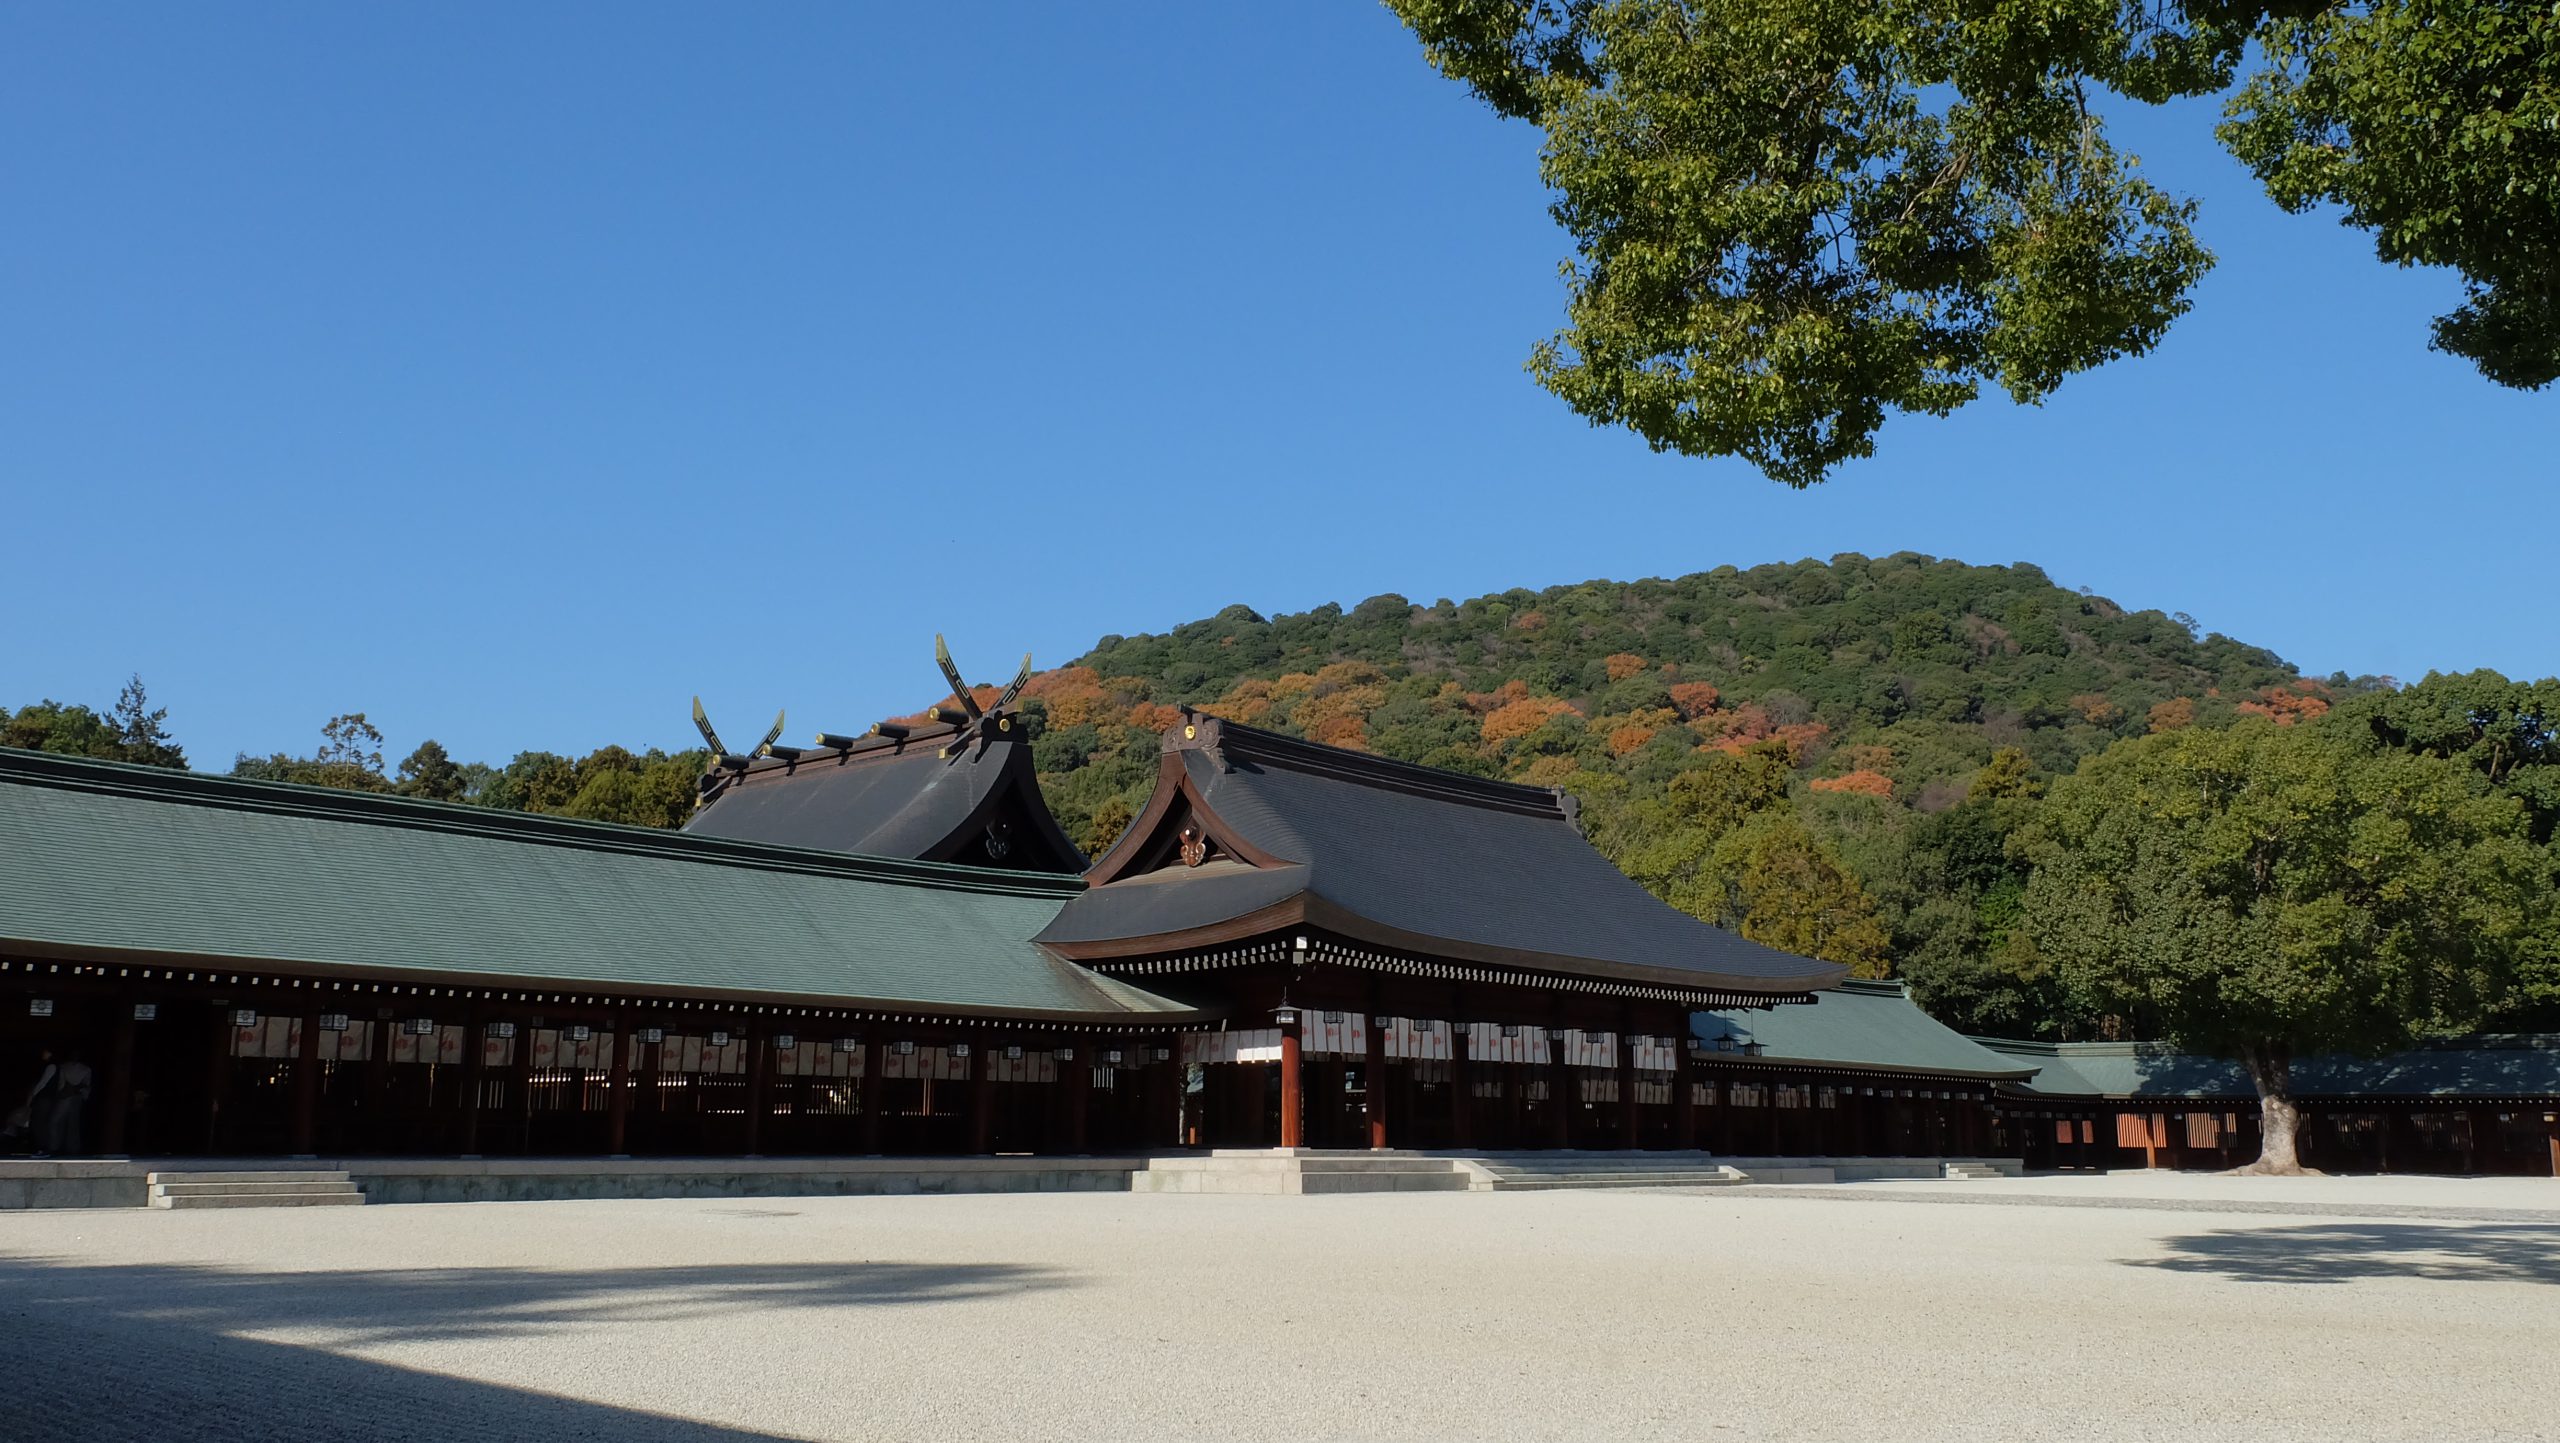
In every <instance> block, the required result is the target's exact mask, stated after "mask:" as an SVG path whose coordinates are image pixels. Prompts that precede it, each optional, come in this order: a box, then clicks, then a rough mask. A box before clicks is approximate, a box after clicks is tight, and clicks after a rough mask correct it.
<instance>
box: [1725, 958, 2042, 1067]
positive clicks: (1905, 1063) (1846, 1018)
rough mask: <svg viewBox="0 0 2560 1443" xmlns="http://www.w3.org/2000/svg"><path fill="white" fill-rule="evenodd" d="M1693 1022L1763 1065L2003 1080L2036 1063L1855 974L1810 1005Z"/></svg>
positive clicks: (1895, 986) (1902, 992) (1898, 990)
mask: <svg viewBox="0 0 2560 1443" xmlns="http://www.w3.org/2000/svg"><path fill="white" fill-rule="evenodd" d="M1690 1027H1691V1030H1692V1031H1693V1032H1695V1033H1696V1034H1697V1036H1699V1037H1701V1038H1704V1039H1705V1040H1707V1041H1708V1042H1711V1043H1724V1042H1727V1041H1730V1042H1731V1043H1733V1044H1734V1045H1735V1048H1736V1049H1737V1050H1738V1049H1739V1048H1741V1047H1744V1046H1748V1045H1751V1044H1757V1045H1758V1046H1759V1047H1760V1049H1761V1051H1760V1054H1759V1055H1758V1056H1757V1057H1756V1058H1751V1059H1748V1060H1756V1061H1759V1062H1766V1063H1793V1064H1797V1065H1799V1066H1815V1067H1843V1068H1856V1069H1861V1070H1867V1071H1881V1072H1908V1073H1919V1074H1925V1075H1930V1076H1942V1077H1974V1078H1999V1079H2015V1078H2023V1077H2025V1076H2027V1075H2028V1073H2029V1072H2030V1071H2031V1070H2032V1068H2033V1066H2034V1064H2032V1063H2030V1062H2027V1061H2025V1060H2024V1059H2021V1058H2015V1057H2008V1056H2004V1055H2002V1054H2000V1053H1997V1052H1994V1051H1992V1050H1991V1049H1989V1048H1987V1047H1984V1046H1983V1045H1982V1044H1980V1043H1978V1042H1975V1041H1973V1040H1972V1039H1970V1038H1968V1037H1966V1036H1965V1035H1964V1034H1962V1033H1960V1032H1957V1031H1956V1030H1955V1029H1954V1028H1951V1027H1949V1026H1947V1025H1946V1024H1945V1023H1943V1022H1940V1021H1939V1020H1938V1019H1936V1018H1934V1017H1931V1016H1930V1015H1929V1014H1928V1013H1926V1012H1923V1011H1921V1010H1920V1006H1919V1004H1918V1003H1915V1002H1913V1001H1912V1000H1911V994H1910V992H1909V991H1908V990H1907V989H1906V988H1904V986H1903V985H1902V984H1901V983H1899V982H1871V981H1864V980H1859V979H1852V980H1850V981H1847V982H1843V983H1841V984H1840V985H1839V986H1838V987H1835V988H1833V989H1832V990H1830V991H1828V992H1825V993H1823V994H1822V995H1821V996H1819V997H1817V998H1815V999H1814V1003H1813V1005H1812V1006H1810V1007H1780V1008H1777V1009H1775V1010H1770V1011H1750V1012H1743V1011H1725V1012H1700V1013H1696V1014H1694V1015H1692V1017H1691V1018H1690Z"/></svg>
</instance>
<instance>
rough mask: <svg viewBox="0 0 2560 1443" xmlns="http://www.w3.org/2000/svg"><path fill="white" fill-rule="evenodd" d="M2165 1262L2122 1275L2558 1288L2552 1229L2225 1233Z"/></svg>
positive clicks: (2197, 1239)
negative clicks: (2154, 1272) (2153, 1272)
mask: <svg viewBox="0 0 2560 1443" xmlns="http://www.w3.org/2000/svg"><path fill="white" fill-rule="evenodd" d="M2161 1246H2163V1247H2164V1248H2167V1249H2168V1250H2169V1252H2168V1256H2166V1257H2158V1258H2126V1259H2122V1260H2121V1261H2123V1263H2124V1264H2125V1266H2127V1267H2134V1268H2158V1269H2161V1270H2163V1271H2166V1272H2173V1273H2213V1274H2218V1275H2220V1276H2223V1277H2226V1278H2232V1279H2235V1280H2237V1281H2240V1282H2248V1283H2352V1282H2360V1281H2363V1280H2366V1279H2370V1278H2419V1279H2425V1280H2427V1281H2432V1282H2461V1283H2560V1227H2549V1226H2543V1225H2538V1224H2537V1225H2532V1226H2499V1225H2490V1224H2470V1225H2453V1224H2429V1223H2381V1222H2372V1223H2366V1222H2339V1223H2317V1224H2307V1225H2304V1226H2301V1227H2282V1228H2230V1229H2222V1230H2217V1231H2214V1232H2207V1233H2194V1234H2190V1235H2188V1236H2185V1237H2175V1238H2166V1239H2163V1240H2162V1243H2161Z"/></svg>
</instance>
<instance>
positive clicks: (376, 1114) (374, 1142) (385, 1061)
mask: <svg viewBox="0 0 2560 1443" xmlns="http://www.w3.org/2000/svg"><path fill="white" fill-rule="evenodd" d="M349 1021H350V1022H351V1023H353V1021H354V1019H352V1018H350V1019H349ZM355 1025H359V1026H362V1027H363V1028H364V1030H365V1032H364V1116H365V1139H364V1143H363V1145H364V1146H366V1147H368V1148H372V1149H374V1150H377V1151H388V1150H389V1149H390V1147H391V1145H392V1135H391V1126H390V1108H391V1038H392V1035H393V1032H392V1023H391V1020H390V1019H389V1018H385V1017H372V1018H367V1019H366V1020H365V1021H364V1022H362V1023H360V1024H355Z"/></svg>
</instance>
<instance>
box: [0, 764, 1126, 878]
mask: <svg viewBox="0 0 2560 1443" xmlns="http://www.w3.org/2000/svg"><path fill="white" fill-rule="evenodd" d="M0 781H9V782H18V783H22V784H25V785H29V786H40V787H51V788H56V789H61V790H67V791H84V792H99V793H106V794H109V795H116V796H127V797H134V798H139V799H144V800H151V801H161V802H174V803H180V804H184V805H189V806H202V807H215V808H220V809H223V810H228V811H245V812H265V813H271V814H277V815H284V816H299V817H310V818H315V819H321V820H328V821H340V822H350V823H356V824H360V825H369V826H381V827H390V828H399V829H402V830H409V831H428V832H445V833H451V834H457V835H462V836H476V837H486V838H493V839H501V840H507V841H517V842H531V843H538V844H544V845H550V846H559V847H571V848H577V849H580V850H586V851H605V852H629V853H640V854H645V855H652V856H663V857H671V858H675V859H678V860H683V861H691V862H701V863H706V864H711V865H723V866H736V867H755V868H760V869H764V870H768V871H798V872H827V873H833V874H837V875H842V876H858V877H870V878H875V879H878V880H881V881H893V882H901V883H907V884H912V885H917V886H928V887H947V888H952V889H955V890H963V891H991V892H1007V893H1013V894H1016V895H1020V896H1072V895H1073V894H1075V893H1077V892H1080V891H1082V890H1084V884H1083V882H1082V880H1081V879H1079V878H1075V877H1062V876H1057V875H1054V874H1046V873H1035V872H1016V871H1003V870H998V869H996V868H991V867H972V866H965V865H962V864H959V863H953V862H920V861H911V860H908V859H906V858H901V857H871V856H862V855H858V854H852V853H844V852H826V851H818V850H815V849H811V848H806V847H786V846H778V845H776V844H773V843H770V842H749V841H738V840H734V839H731V838H726V837H709V836H701V835H697V834H694V833H690V832H683V831H677V830H673V829H670V828H661V827H640V826H632V825H629V824H627V823H622V822H596V821H589V820H587V819H585V818H582V817H559V816H552V815H549V814H547V813H542V812H511V811H501V810H498V809H496V808H492V807H480V806H474V805H472V804H470V803H468V802H435V801H428V800H426V799H425V798H422V797H403V796H395V795H391V794H387V793H382V792H357V791H348V790H345V789H343V788H338V787H323V786H314V785H311V784H309V783H305V782H272V781H264V780H257V779H252V778H248V777H223V776H212V775H208V774H206V773H203V772H181V771H173V770H170V769H169V768H166V767H152V766H143V765H141V764H138V763H134V762H114V761H102V760H99V759H97V758H94V757H67V756H60V755H56V754H54V753H51V752H31V751H24V750H21V749H18V748H14V747H0Z"/></svg>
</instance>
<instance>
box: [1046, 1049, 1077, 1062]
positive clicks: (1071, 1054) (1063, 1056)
mask: <svg viewBox="0 0 2560 1443" xmlns="http://www.w3.org/2000/svg"><path fill="white" fill-rule="evenodd" d="M1049 1055H1050V1056H1052V1057H1054V1058H1056V1059H1057V1060H1058V1061H1060V1062H1073V1061H1075V1060H1076V1050H1075V1049H1074V1048H1072V1047H1061V1048H1059V1049H1058V1050H1057V1051H1055V1052H1052V1053H1051V1054H1049Z"/></svg>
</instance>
